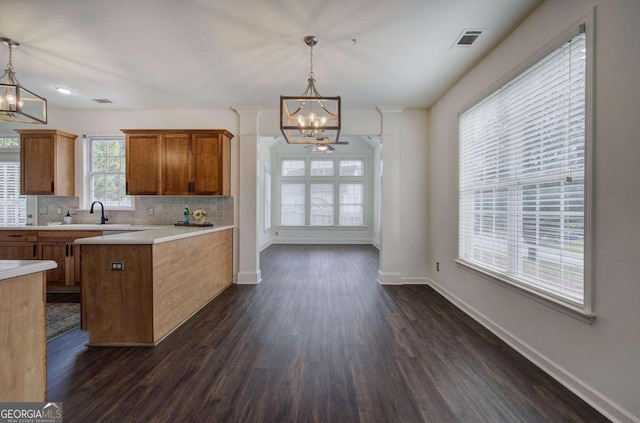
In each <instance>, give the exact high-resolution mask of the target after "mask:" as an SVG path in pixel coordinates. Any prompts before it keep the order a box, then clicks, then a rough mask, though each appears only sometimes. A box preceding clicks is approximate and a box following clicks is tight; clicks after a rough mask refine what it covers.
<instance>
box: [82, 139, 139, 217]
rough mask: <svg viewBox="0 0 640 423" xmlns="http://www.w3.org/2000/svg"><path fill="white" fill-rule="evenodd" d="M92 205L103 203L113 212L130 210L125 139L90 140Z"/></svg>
mask: <svg viewBox="0 0 640 423" xmlns="http://www.w3.org/2000/svg"><path fill="white" fill-rule="evenodd" d="M89 152H90V154H89V156H90V161H89V199H90V201H89V203H92V202H94V201H101V202H102V203H103V204H104V205H105V207H110V208H111V209H114V208H116V209H131V208H132V207H133V204H132V199H131V197H130V196H128V195H126V175H125V171H126V168H125V163H126V161H125V142H124V138H122V137H90V138H89Z"/></svg>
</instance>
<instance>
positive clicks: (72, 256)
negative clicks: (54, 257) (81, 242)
mask: <svg viewBox="0 0 640 423" xmlns="http://www.w3.org/2000/svg"><path fill="white" fill-rule="evenodd" d="M71 257H73V244H71Z"/></svg>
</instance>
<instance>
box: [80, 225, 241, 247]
mask: <svg viewBox="0 0 640 423" xmlns="http://www.w3.org/2000/svg"><path fill="white" fill-rule="evenodd" d="M228 229H233V225H230V226H220V227H203V228H200V227H184V226H163V227H162V228H159V229H153V230H146V231H136V232H127V233H121V234H116V235H104V236H94V237H91V238H82V239H77V240H75V242H74V244H81V245H92V244H122V245H132V244H160V243H163V242H169V241H175V240H178V239H182V238H189V237H192V236H198V235H204V234H208V233H211V232H218V231H226V230H228Z"/></svg>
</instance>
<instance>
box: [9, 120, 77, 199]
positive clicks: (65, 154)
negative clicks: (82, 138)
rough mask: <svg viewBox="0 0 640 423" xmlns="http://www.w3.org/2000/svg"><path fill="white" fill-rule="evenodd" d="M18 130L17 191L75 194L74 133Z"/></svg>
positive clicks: (22, 192)
mask: <svg viewBox="0 0 640 423" xmlns="http://www.w3.org/2000/svg"><path fill="white" fill-rule="evenodd" d="M16 132H18V133H19V134H20V193H21V194H23V195H27V194H30V195H63V196H74V195H75V167H74V163H75V160H74V157H75V140H76V138H77V135H74V134H70V133H68V132H63V131H59V130H57V129H18V130H16Z"/></svg>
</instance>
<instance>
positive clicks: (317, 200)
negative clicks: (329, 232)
mask: <svg viewBox="0 0 640 423" xmlns="http://www.w3.org/2000/svg"><path fill="white" fill-rule="evenodd" d="M310 224H311V226H331V225H333V184H314V183H312V184H311V220H310Z"/></svg>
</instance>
